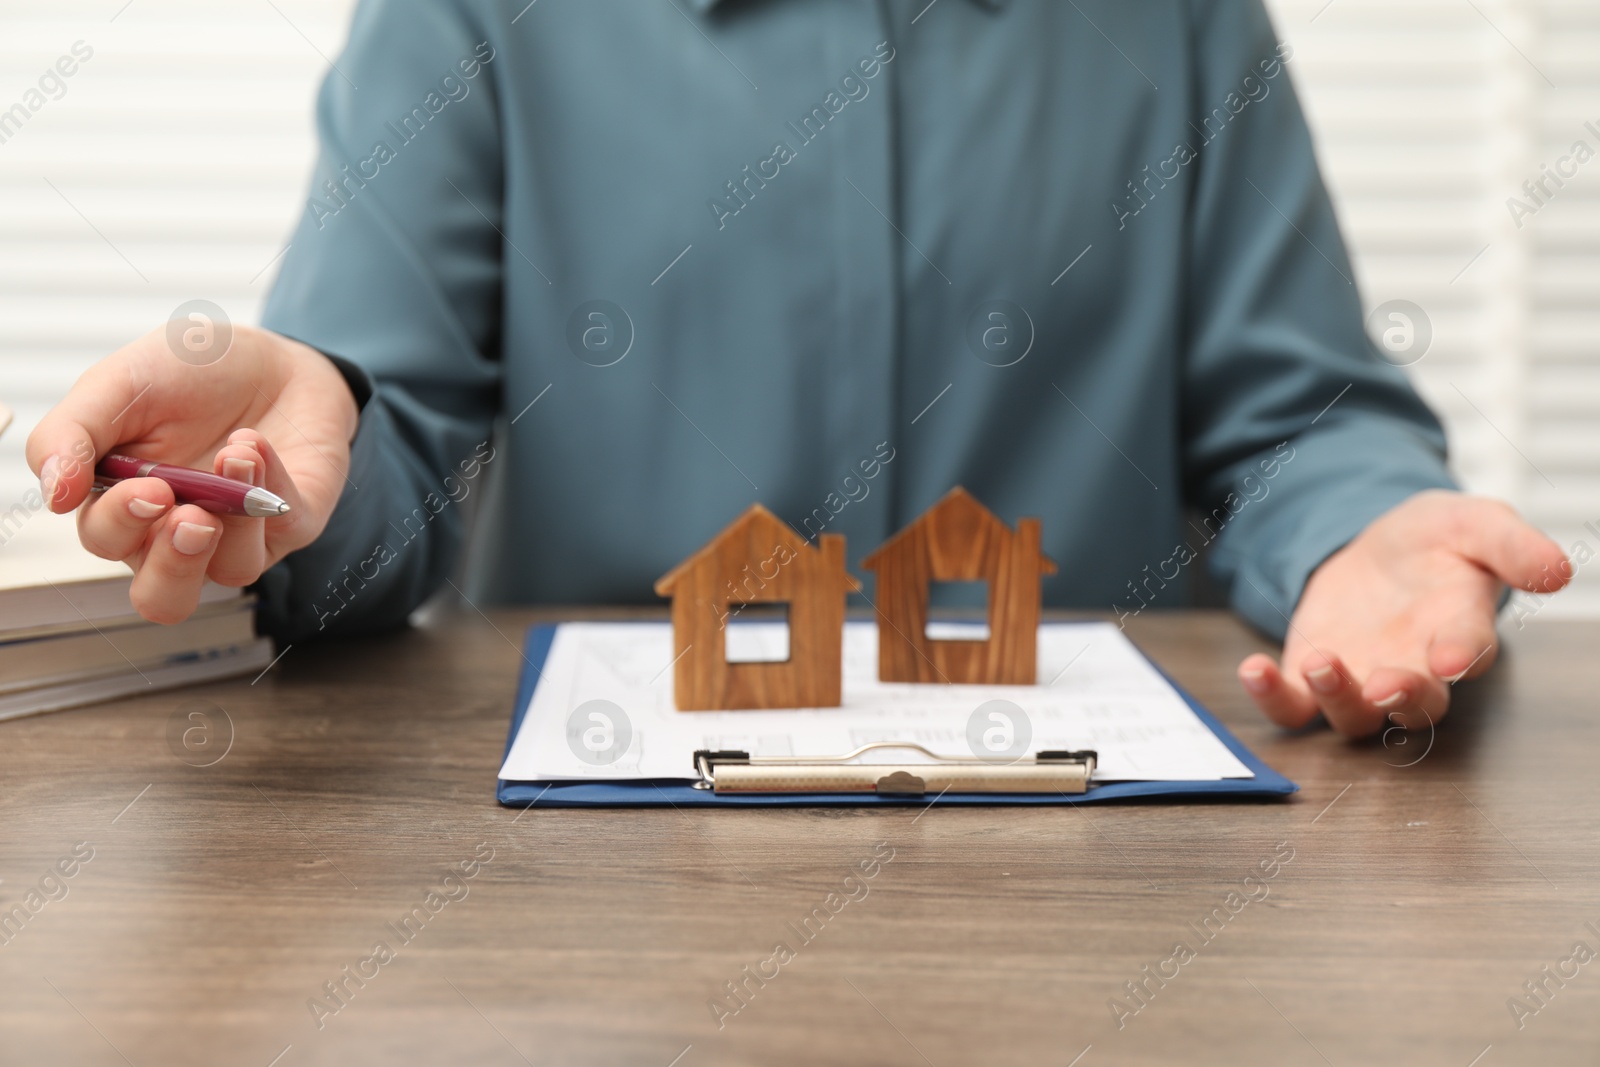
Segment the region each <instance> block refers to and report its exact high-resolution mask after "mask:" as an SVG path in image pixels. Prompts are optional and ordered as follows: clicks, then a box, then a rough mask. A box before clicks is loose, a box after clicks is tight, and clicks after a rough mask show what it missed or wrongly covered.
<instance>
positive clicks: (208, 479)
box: [94, 455, 289, 519]
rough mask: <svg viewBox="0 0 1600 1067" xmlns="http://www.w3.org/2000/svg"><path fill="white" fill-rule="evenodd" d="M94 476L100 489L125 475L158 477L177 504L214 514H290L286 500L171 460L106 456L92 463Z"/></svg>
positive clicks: (262, 516) (254, 516) (260, 516)
mask: <svg viewBox="0 0 1600 1067" xmlns="http://www.w3.org/2000/svg"><path fill="white" fill-rule="evenodd" d="M94 476H95V487H96V488H99V489H104V488H106V487H107V486H111V485H115V484H116V483H117V482H120V481H125V480H127V479H128V478H160V479H161V480H162V481H164V482H166V483H167V484H168V485H170V486H172V495H173V496H174V497H176V498H177V501H178V503H180V504H193V505H195V506H196V507H199V508H203V509H205V510H206V511H209V512H211V513H212V514H213V515H248V516H250V517H252V518H257V519H264V518H271V517H272V516H274V515H287V514H289V505H288V503H287V502H286V501H285V500H284V499H283V498H282V497H280V496H277V495H275V494H273V493H269V492H267V491H266V490H265V489H258V488H257V487H255V486H253V485H250V484H249V483H247V482H236V481H234V480H233V479H232V478H223V477H219V476H218V475H215V474H210V473H207V472H206V471H197V470H191V469H190V468H188V467H175V466H173V465H172V464H170V463H154V462H152V461H150V460H148V459H135V458H133V457H132V456H118V455H108V456H106V457H105V458H104V459H102V460H101V461H100V462H99V463H98V464H97V465H96V466H95V469H94Z"/></svg>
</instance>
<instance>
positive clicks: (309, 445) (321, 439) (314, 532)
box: [28, 325, 360, 627]
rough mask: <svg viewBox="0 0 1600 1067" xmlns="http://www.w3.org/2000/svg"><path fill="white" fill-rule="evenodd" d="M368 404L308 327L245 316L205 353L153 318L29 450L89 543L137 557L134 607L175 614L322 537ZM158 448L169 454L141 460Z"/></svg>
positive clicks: (100, 366)
mask: <svg viewBox="0 0 1600 1067" xmlns="http://www.w3.org/2000/svg"><path fill="white" fill-rule="evenodd" d="M359 417H360V413H359V408H358V406H357V404H356V401H355V397H354V395H353V394H352V393H351V391H350V388H349V386H348V385H347V384H346V382H345V379H344V376H343V375H342V374H341V373H340V371H339V370H338V368H337V367H336V366H335V365H334V364H333V363H331V362H330V361H329V360H328V358H327V357H326V356H324V355H322V354H321V353H320V352H317V351H316V350H314V349H311V348H308V347H306V346H305V345H302V344H300V343H299V342H295V341H290V340H289V339H288V338H284V337H279V336H277V335H275V334H271V333H269V332H267V331H265V330H261V329H258V328H255V327H244V326H237V325H236V326H235V327H234V329H233V336H232V344H231V347H229V348H228V350H227V352H226V354H225V355H221V356H219V358H216V359H214V360H213V361H211V362H209V363H205V364H203V365H197V364H194V363H191V362H186V361H185V360H184V359H181V358H176V357H175V354H174V352H173V351H172V350H171V349H170V348H169V347H168V344H167V338H166V335H165V332H164V331H163V330H155V331H152V332H151V333H149V334H147V335H146V336H144V337H142V338H140V339H139V340H137V341H135V342H134V343H133V344H131V345H128V346H127V347H125V348H123V349H122V350H120V351H118V352H117V353H116V354H114V355H113V356H112V357H110V358H109V359H106V360H103V361H101V362H100V363H97V364H95V365H94V366H93V367H91V368H90V369H89V370H88V371H86V372H85V373H84V375H83V376H82V377H81V378H80V379H79V380H78V382H77V384H76V385H74V386H73V388H72V391H71V392H70V393H69V394H68V395H67V396H66V398H65V399H63V400H62V402H61V403H60V404H59V405H57V407H56V408H55V409H53V410H52V411H51V412H50V413H49V414H47V415H46V416H45V417H44V418H43V419H42V420H41V421H40V422H39V425H38V427H37V428H35V430H34V431H33V433H32V435H31V436H30V437H29V438H28V464H29V466H31V467H32V468H33V470H34V471H35V472H36V473H37V474H38V475H39V482H40V495H41V496H43V497H44V499H45V501H46V503H47V506H48V507H49V509H50V510H51V511H54V512H58V513H59V512H67V511H73V510H76V511H77V522H78V538H79V540H81V541H82V542H83V545H84V547H85V548H87V549H88V550H89V551H90V552H92V553H94V554H95V555H97V556H100V557H102V558H104V559H113V560H121V561H123V562H125V563H127V565H128V566H129V567H130V568H132V570H133V572H134V577H133V586H132V588H131V590H130V599H131V600H132V606H133V608H134V609H135V610H137V611H138V612H139V613H140V614H141V615H143V616H144V617H145V618H147V619H150V620H151V621H153V622H163V623H171V622H179V621H181V620H183V619H185V618H187V617H188V616H189V614H190V613H191V612H192V611H193V610H194V608H195V605H196V604H197V603H198V602H199V599H200V592H201V588H202V586H203V585H204V584H205V582H207V581H212V582H216V583H218V584H220V585H228V586H244V585H249V584H250V583H252V582H254V581H256V580H257V579H258V578H260V577H261V575H262V573H263V572H264V571H266V570H267V569H268V568H269V567H271V566H273V565H274V564H275V563H277V562H278V561H279V560H282V559H283V558H284V557H285V556H287V555H289V554H290V553H291V552H295V551H298V550H300V549H303V548H305V547H306V546H307V545H309V544H310V543H311V542H312V541H314V540H316V538H317V537H318V535H320V534H321V533H322V531H323V529H324V528H325V527H326V525H327V522H328V518H329V516H331V515H332V514H333V509H334V506H335V505H336V504H337V503H338V501H339V498H340V494H341V493H342V492H344V491H345V490H347V489H350V482H349V480H348V479H347V477H346V475H347V472H348V471H349V464H350V441H351V439H352V438H353V437H354V436H355V430H356V426H357V424H358V421H359ZM108 455H114V456H126V457H130V460H131V462H130V461H118V460H108V459H107V457H108ZM159 461H165V462H166V463H168V464H171V465H172V467H171V468H168V467H151V468H145V466H144V465H145V464H146V463H151V462H159ZM188 467H198V468H202V469H201V470H200V471H189V470H187V469H185V468H188ZM174 468H175V469H174ZM141 475H142V476H141ZM213 479H217V480H220V481H221V482H222V484H221V485H219V484H218V483H217V481H214V480H213ZM96 481H98V483H99V484H100V485H101V486H103V487H105V488H103V489H102V491H100V492H93V493H92V492H91V491H90V490H91V488H93V487H94V484H95V483H96ZM228 483H234V484H232V485H230V484H228ZM257 516H264V517H257ZM310 624H311V625H312V626H313V627H315V626H316V625H317V621H316V620H315V618H313V619H312V620H311V623H310Z"/></svg>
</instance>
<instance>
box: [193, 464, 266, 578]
mask: <svg viewBox="0 0 1600 1067" xmlns="http://www.w3.org/2000/svg"><path fill="white" fill-rule="evenodd" d="M211 466H212V470H213V471H215V472H216V473H217V474H220V475H222V477H224V478H232V479H233V480H234V481H236V482H245V483H247V484H249V485H260V484H261V479H262V475H263V467H264V466H265V460H264V459H263V457H262V455H261V453H260V452H257V451H256V449H255V447H254V446H253V445H251V444H249V443H246V442H243V441H241V442H240V443H238V444H227V445H224V446H223V447H222V448H220V449H218V450H217V455H216V457H215V458H214V459H213V460H212V463H211ZM217 518H219V519H220V520H221V522H222V540H221V543H220V544H218V545H217V550H216V552H215V554H213V555H212V557H211V565H210V567H208V568H207V569H206V574H207V575H208V576H209V577H210V578H211V580H212V581H214V582H216V583H217V584H219V585H228V586H241V585H249V584H250V583H251V582H253V581H255V580H256V579H257V578H259V577H261V572H262V571H263V570H265V569H266V566H267V546H266V523H265V521H263V520H262V519H255V518H251V517H250V516H248V515H219V516H217Z"/></svg>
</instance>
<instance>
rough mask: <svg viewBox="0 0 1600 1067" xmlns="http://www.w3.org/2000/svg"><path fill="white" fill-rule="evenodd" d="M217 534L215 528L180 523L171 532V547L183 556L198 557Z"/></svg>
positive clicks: (195, 523) (196, 523)
mask: <svg viewBox="0 0 1600 1067" xmlns="http://www.w3.org/2000/svg"><path fill="white" fill-rule="evenodd" d="M216 534H217V528H216V527H215V526H201V525H200V524H199V523H198V522H180V523H178V528H177V529H175V530H173V531H172V547H173V548H175V549H177V550H178V551H179V552H182V553H183V554H184V555H185V556H198V555H199V554H200V553H202V552H204V551H205V550H206V546H207V545H209V544H211V539H212V538H213V537H215V536H216Z"/></svg>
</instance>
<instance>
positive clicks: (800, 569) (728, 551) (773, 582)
mask: <svg viewBox="0 0 1600 1067" xmlns="http://www.w3.org/2000/svg"><path fill="white" fill-rule="evenodd" d="M844 560H845V540H844V538H843V537H842V536H840V535H838V534H823V535H822V536H821V537H820V538H818V539H817V545H816V546H815V547H813V546H812V545H811V544H810V543H809V542H807V541H806V540H805V538H803V537H801V536H800V535H799V534H797V533H795V531H794V529H793V528H792V527H790V526H789V524H788V523H786V522H784V521H783V520H782V519H780V518H778V517H777V516H776V515H774V514H773V513H772V512H770V511H768V510H767V509H766V508H764V507H762V506H761V505H760V504H755V505H752V506H751V508H750V509H749V510H748V511H746V512H745V513H744V514H743V515H740V516H739V517H738V518H737V519H735V520H734V521H733V522H732V524H730V525H729V526H728V527H727V528H726V529H725V530H723V531H722V532H721V533H719V534H717V536H716V537H714V538H712V539H711V541H710V542H709V543H707V544H706V546H705V547H704V548H702V549H700V550H699V551H698V552H696V553H695V554H694V555H692V556H690V557H689V558H688V559H686V560H684V561H683V562H682V563H680V564H678V566H676V567H674V568H673V569H672V570H671V571H669V572H668V573H667V574H665V575H663V576H662V577H661V578H660V579H659V580H658V581H657V582H656V586H655V589H656V593H657V595H659V596H670V597H671V598H672V645H673V649H672V650H673V653H674V655H675V656H676V657H677V658H676V660H674V662H673V668H672V670H673V674H672V696H673V701H674V703H675V704H676V705H677V708H678V710H679V711H726V710H730V709H735V708H833V707H838V706H839V704H840V702H841V698H842V695H843V694H842V679H841V675H842V673H843V669H844V605H845V597H846V596H847V595H848V594H849V593H852V592H856V591H859V590H860V588H861V584H860V583H859V582H857V581H856V580H855V579H854V578H852V577H850V575H849V574H848V573H846V572H845V567H844ZM764 604H773V605H778V604H783V605H787V609H788V624H789V657H788V659H786V660H783V661H776V662H734V663H730V662H729V661H728V652H727V638H728V625H729V623H730V621H732V620H731V618H730V613H731V612H734V611H741V612H742V611H743V610H744V607H745V606H749V605H764ZM1035 614H1037V608H1036V610H1035ZM734 617H737V616H734Z"/></svg>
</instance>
